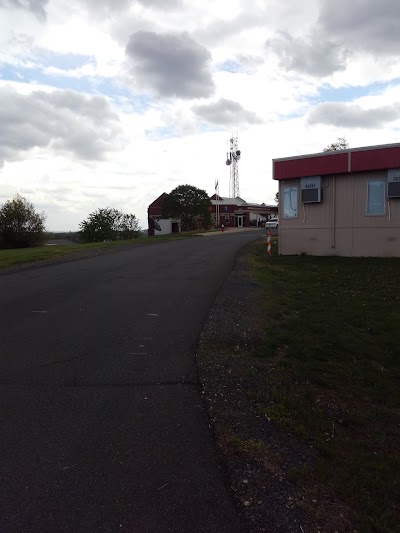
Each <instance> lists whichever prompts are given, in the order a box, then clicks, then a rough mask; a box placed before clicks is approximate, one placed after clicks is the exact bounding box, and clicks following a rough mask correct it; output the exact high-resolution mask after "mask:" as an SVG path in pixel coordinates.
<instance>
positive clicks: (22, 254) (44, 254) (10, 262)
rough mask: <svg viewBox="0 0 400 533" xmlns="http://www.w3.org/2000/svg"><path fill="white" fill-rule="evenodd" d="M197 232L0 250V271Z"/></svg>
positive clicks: (167, 239)
mask: <svg viewBox="0 0 400 533" xmlns="http://www.w3.org/2000/svg"><path fill="white" fill-rule="evenodd" d="M198 233H199V232H198V231H193V232H181V233H173V234H171V235H163V236H160V237H154V238H148V237H139V238H138V239H132V240H126V241H112V242H101V243H86V244H67V245H60V246H57V245H55V246H38V247H35V248H19V249H13V250H0V269H4V268H8V267H12V266H15V265H20V264H23V263H33V262H37V261H43V260H45V259H56V258H59V257H63V256H68V255H74V254H77V253H80V252H85V251H86V252H90V251H93V252H96V251H101V250H104V249H108V248H118V247H120V246H129V245H138V244H140V245H143V244H154V243H156V242H163V241H171V240H176V239H184V238H189V237H193V236H196V235H197V234H198Z"/></svg>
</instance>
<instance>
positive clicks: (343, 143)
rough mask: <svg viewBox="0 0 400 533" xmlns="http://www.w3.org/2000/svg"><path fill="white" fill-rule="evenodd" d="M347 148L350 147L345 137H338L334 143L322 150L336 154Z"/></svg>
mask: <svg viewBox="0 0 400 533" xmlns="http://www.w3.org/2000/svg"><path fill="white" fill-rule="evenodd" d="M347 148H350V146H349V143H348V142H347V139H346V137H338V138H337V141H336V142H334V143H332V144H329V145H328V146H327V147H326V148H324V152H337V151H338V150H347Z"/></svg>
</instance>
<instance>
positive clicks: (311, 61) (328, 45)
mask: <svg viewBox="0 0 400 533" xmlns="http://www.w3.org/2000/svg"><path fill="white" fill-rule="evenodd" d="M266 46H267V48H271V49H272V50H273V51H274V52H275V53H276V54H277V55H278V57H279V59H280V63H281V65H282V66H283V67H284V68H285V69H287V70H294V71H296V72H301V73H305V74H310V75H312V76H319V77H323V76H328V75H329V74H331V73H332V72H335V71H337V70H344V69H345V67H346V58H347V55H348V51H347V50H346V49H345V48H344V47H343V46H341V45H340V44H338V43H336V42H334V41H332V40H329V39H328V38H327V37H326V36H325V37H322V36H321V35H319V34H317V33H315V34H313V35H312V36H310V37H307V38H294V37H292V36H291V35H289V34H288V33H286V32H279V33H277V34H275V36H274V37H273V38H272V39H269V40H268V41H267V43H266Z"/></svg>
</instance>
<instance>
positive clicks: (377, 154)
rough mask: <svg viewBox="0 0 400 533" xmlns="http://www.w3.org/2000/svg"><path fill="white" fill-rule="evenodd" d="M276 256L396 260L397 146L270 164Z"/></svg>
mask: <svg viewBox="0 0 400 533" xmlns="http://www.w3.org/2000/svg"><path fill="white" fill-rule="evenodd" d="M273 178H274V179H275V180H278V181H279V253H280V254H282V255H299V254H306V255H340V256H379V257H400V144H390V145H380V146H369V147H364V148H352V149H348V150H341V151H338V152H323V153H319V154H311V155H304V156H296V157H288V158H281V159H274V160H273Z"/></svg>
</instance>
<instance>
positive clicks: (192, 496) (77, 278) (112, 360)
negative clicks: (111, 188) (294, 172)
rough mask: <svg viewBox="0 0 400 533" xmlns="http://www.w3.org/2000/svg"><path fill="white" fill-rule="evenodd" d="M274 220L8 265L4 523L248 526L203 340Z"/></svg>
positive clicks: (3, 353) (20, 526)
mask: <svg viewBox="0 0 400 533" xmlns="http://www.w3.org/2000/svg"><path fill="white" fill-rule="evenodd" d="M260 235H262V231H261V232H258V231H252V232H248V233H246V232H242V233H237V234H231V235H229V234H224V235H220V236H214V237H209V238H207V237H198V238H192V239H187V240H181V241H173V242H165V243H158V244H156V245H154V246H143V247H133V248H132V249H131V250H128V251H126V250H125V251H120V252H117V253H114V254H109V255H103V256H99V257H94V258H90V259H84V260H79V261H74V262H69V263H62V264H57V265H52V266H45V267H41V268H35V269H32V270H24V271H20V272H14V273H8V274H3V275H0V303H1V306H0V422H1V439H0V454H1V455H0V476H1V483H0V531H1V532H4V533H11V532H12V533H13V532H18V533H24V532H29V533H30V532H38V533H39V532H40V533H47V532H49V533H50V532H51V533H56V532H74V533H79V532H85V533H88V532H114V531H115V532H120V531H122V532H124V531H125V532H133V533H136V532H138V533H142V532H146V533H153V532H154V533H158V532H160V533H161V532H162V533H165V532H174V533H179V532H185V533H186V532H190V533H191V532H218V533H224V532H227V533H228V532H229V533H235V532H242V531H245V528H244V526H243V524H242V523H241V522H240V520H239V518H238V516H237V513H236V510H235V507H234V504H233V502H232V500H231V497H230V495H229V494H228V492H227V490H226V487H225V483H224V479H223V473H222V472H221V470H220V465H219V462H218V457H217V454H216V450H215V446H214V442H213V439H212V436H211V433H210V429H209V425H208V419H207V415H206V412H205V409H204V404H203V401H202V398H201V390H200V386H199V383H198V379H197V373H196V366H195V348H196V341H197V339H198V336H199V334H200V331H201V327H202V323H203V321H204V320H205V318H206V316H207V313H208V310H209V308H210V306H211V304H212V302H213V299H214V297H215V295H216V293H217V291H218V289H219V287H220V286H221V285H222V283H223V281H224V279H225V277H226V275H227V274H228V273H229V272H230V270H231V268H232V265H233V261H234V256H235V253H236V252H237V251H238V250H239V249H240V248H241V247H242V246H244V245H245V244H246V243H248V242H250V241H252V240H254V239H256V238H258V237H259V236H260Z"/></svg>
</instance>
